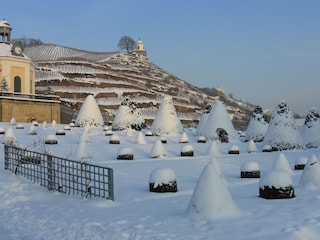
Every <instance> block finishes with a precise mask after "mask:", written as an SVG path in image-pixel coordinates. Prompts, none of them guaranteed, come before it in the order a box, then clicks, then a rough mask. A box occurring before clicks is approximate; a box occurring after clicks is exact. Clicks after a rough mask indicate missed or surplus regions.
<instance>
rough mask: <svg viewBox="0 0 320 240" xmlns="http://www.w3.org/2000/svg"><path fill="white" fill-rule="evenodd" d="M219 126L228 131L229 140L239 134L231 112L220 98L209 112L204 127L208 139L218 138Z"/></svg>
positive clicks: (204, 134)
mask: <svg viewBox="0 0 320 240" xmlns="http://www.w3.org/2000/svg"><path fill="white" fill-rule="evenodd" d="M219 128H221V129H224V130H225V131H226V132H227V134H228V138H229V140H233V139H235V138H236V135H237V134H236V131H235V129H234V127H233V124H232V122H231V119H230V117H229V114H228V112H227V110H226V109H225V107H224V105H223V104H222V102H220V101H219V100H218V101H216V102H215V104H214V105H213V107H212V109H211V111H210V113H209V116H208V119H207V121H206V124H205V127H204V131H203V136H205V137H206V138H207V139H212V140H218V139H219V136H218V134H217V129H219Z"/></svg>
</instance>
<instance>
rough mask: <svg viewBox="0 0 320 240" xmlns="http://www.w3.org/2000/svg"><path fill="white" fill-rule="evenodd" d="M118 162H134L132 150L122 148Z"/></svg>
mask: <svg viewBox="0 0 320 240" xmlns="http://www.w3.org/2000/svg"><path fill="white" fill-rule="evenodd" d="M117 159H118V160H133V150H132V148H128V147H124V148H120V149H119V150H118V153H117Z"/></svg>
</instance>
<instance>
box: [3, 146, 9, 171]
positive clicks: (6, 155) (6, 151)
mask: <svg viewBox="0 0 320 240" xmlns="http://www.w3.org/2000/svg"><path fill="white" fill-rule="evenodd" d="M8 168H9V146H8V145H4V169H8Z"/></svg>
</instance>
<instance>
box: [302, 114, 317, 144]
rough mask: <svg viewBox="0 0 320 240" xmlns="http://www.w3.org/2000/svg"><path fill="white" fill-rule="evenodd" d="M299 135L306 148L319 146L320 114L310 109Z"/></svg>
mask: <svg viewBox="0 0 320 240" xmlns="http://www.w3.org/2000/svg"><path fill="white" fill-rule="evenodd" d="M301 135H302V138H303V140H304V143H305V145H306V147H308V148H316V147H319V146H320V114H319V112H318V110H317V109H316V108H312V109H311V110H310V111H309V112H308V114H307V116H306V118H305V121H304V124H303V126H302V128H301Z"/></svg>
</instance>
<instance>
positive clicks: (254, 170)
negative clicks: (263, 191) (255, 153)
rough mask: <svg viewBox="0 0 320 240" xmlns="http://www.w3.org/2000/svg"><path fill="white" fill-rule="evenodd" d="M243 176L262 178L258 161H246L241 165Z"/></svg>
mask: <svg viewBox="0 0 320 240" xmlns="http://www.w3.org/2000/svg"><path fill="white" fill-rule="evenodd" d="M240 177H241V178H260V168H259V164H258V163H257V162H246V163H244V164H242V166H241V172H240Z"/></svg>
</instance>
